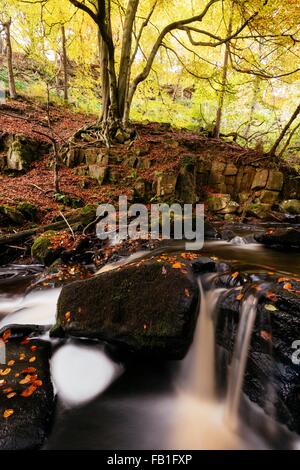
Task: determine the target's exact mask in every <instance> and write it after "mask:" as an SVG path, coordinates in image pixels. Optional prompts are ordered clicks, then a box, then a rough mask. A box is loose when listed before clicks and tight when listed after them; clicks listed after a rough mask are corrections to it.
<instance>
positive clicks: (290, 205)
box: [280, 199, 300, 215]
mask: <svg viewBox="0 0 300 470" xmlns="http://www.w3.org/2000/svg"><path fill="white" fill-rule="evenodd" d="M280 208H281V210H282V211H283V212H288V213H289V214H293V215H299V214H300V200H299V199H288V200H285V201H282V203H281V204H280Z"/></svg>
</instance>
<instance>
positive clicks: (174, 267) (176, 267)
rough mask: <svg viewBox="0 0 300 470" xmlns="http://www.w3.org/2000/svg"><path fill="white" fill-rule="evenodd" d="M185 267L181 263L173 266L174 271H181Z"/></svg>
mask: <svg viewBox="0 0 300 470" xmlns="http://www.w3.org/2000/svg"><path fill="white" fill-rule="evenodd" d="M183 267H184V265H183V264H182V263H179V261H177V262H176V263H174V264H172V268H173V269H181V268H183Z"/></svg>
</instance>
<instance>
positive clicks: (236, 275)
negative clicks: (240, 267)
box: [231, 271, 240, 279]
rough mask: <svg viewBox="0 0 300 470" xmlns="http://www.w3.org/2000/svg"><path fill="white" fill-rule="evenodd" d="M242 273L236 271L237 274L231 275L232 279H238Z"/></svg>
mask: <svg viewBox="0 0 300 470" xmlns="http://www.w3.org/2000/svg"><path fill="white" fill-rule="evenodd" d="M239 274H240V273H239V272H238V271H236V272H235V273H233V274H231V278H232V279H236V278H237V277H238V275H239Z"/></svg>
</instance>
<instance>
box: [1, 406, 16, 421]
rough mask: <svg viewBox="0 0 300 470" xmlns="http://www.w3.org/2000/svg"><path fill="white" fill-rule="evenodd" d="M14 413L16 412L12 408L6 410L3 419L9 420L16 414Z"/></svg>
mask: <svg viewBox="0 0 300 470" xmlns="http://www.w3.org/2000/svg"><path fill="white" fill-rule="evenodd" d="M14 412H15V410H13V409H12V408H9V409H7V410H4V412H3V418H5V419H7V418H9V417H10V416H12V415H13V414H14Z"/></svg>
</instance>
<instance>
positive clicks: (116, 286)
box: [52, 255, 199, 358]
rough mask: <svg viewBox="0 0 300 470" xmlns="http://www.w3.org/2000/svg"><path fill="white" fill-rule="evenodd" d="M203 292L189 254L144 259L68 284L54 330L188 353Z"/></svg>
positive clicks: (150, 351) (151, 350) (175, 354)
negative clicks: (188, 259) (192, 269)
mask: <svg viewBox="0 0 300 470" xmlns="http://www.w3.org/2000/svg"><path fill="white" fill-rule="evenodd" d="M198 297H199V290H198V285H197V282H196V280H195V278H194V277H193V276H192V271H191V268H190V267H189V266H188V263H187V262H186V261H185V260H184V259H181V258H180V257H179V259H178V258H177V257H171V258H168V256H167V255H166V256H162V257H161V258H159V257H158V258H151V259H144V260H142V261H139V262H137V263H134V264H133V265H130V266H124V267H122V268H121V269H116V270H113V271H111V272H107V273H102V274H100V275H98V276H96V277H94V278H92V279H89V280H85V281H79V282H74V283H72V284H70V285H69V286H65V287H64V288H63V290H62V292H61V295H60V297H59V300H58V306H57V324H56V327H55V328H54V329H53V332H52V334H53V335H56V336H60V335H70V336H75V337H85V338H98V339H100V340H104V341H107V342H109V343H111V344H115V345H119V346H120V347H123V348H125V349H126V350H127V351H128V352H134V353H137V354H143V355H146V356H150V357H151V356H152V357H157V356H159V357H165V358H182V357H183V356H184V355H185V353H186V352H187V349H188V347H189V345H190V343H191V340H192V336H193V332H194V327H195V322H196V318H197V304H198Z"/></svg>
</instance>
